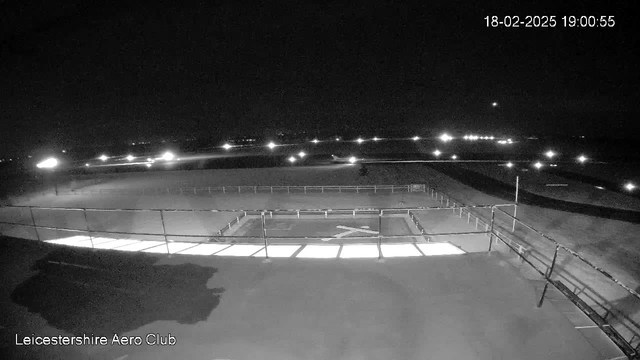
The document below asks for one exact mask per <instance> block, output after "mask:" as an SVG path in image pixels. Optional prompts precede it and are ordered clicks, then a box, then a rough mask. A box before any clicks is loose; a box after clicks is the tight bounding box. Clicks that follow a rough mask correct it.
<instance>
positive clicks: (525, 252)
mask: <svg viewBox="0 0 640 360" xmlns="http://www.w3.org/2000/svg"><path fill="white" fill-rule="evenodd" d="M428 191H429V192H430V194H431V195H432V197H434V198H436V199H439V202H440V203H441V204H443V205H445V204H446V205H445V206H437V207H414V208H389V209H380V208H360V209H272V210H268V209H254V210H246V209H239V210H197V209H96V208H59V207H37V206H9V207H3V208H0V209H10V208H14V209H24V210H28V212H29V216H28V217H29V219H28V220H29V221H28V222H21V223H20V222H7V221H0V224H4V225H9V226H19V227H27V228H33V229H35V233H36V238H37V239H38V240H44V239H42V237H41V235H40V232H39V231H38V230H54V231H65V232H72V233H79V234H88V236H89V239H90V241H91V244H92V247H93V238H94V237H95V235H99V234H115V235H135V236H157V237H162V238H163V239H164V243H165V245H166V249H167V254H171V252H170V249H169V243H170V242H173V241H174V240H169V237H181V238H206V239H207V240H206V242H209V241H220V239H222V240H223V241H225V240H226V241H235V240H242V239H252V240H255V241H258V240H259V241H262V242H263V243H264V249H265V258H266V259H268V258H269V255H268V247H269V243H270V240H271V239H283V238H289V239H297V240H313V239H315V240H318V239H323V238H326V237H321V236H294V237H283V236H277V237H270V236H268V235H267V232H266V230H267V229H266V225H265V223H266V218H267V217H269V218H273V216H274V215H276V216H278V215H288V216H295V217H297V218H300V217H301V216H309V215H314V216H320V217H324V218H327V217H329V216H338V215H341V216H352V217H358V216H363V215H368V216H369V217H372V216H373V217H375V216H377V217H378V229H379V231H378V233H377V234H376V235H373V236H354V237H349V238H348V239H350V240H365V239H368V240H371V239H375V241H376V243H377V245H378V250H379V252H378V253H379V258H380V259H381V258H382V252H381V251H380V246H381V245H382V243H383V239H403V238H404V239H406V238H413V239H414V240H413V241H414V242H415V241H416V240H415V239H416V238H424V239H425V240H426V241H427V242H429V241H431V239H430V237H431V236H443V235H470V234H486V236H488V237H489V241H488V243H489V244H488V247H487V250H488V251H491V250H492V244H493V243H494V242H495V243H498V242H501V243H503V244H504V245H506V246H507V248H508V249H510V251H513V252H515V254H517V256H518V257H519V258H520V259H521V260H522V261H523V262H524V263H527V264H528V265H529V266H531V267H532V268H533V269H534V270H535V271H536V272H537V273H538V274H539V275H540V276H541V277H542V278H543V279H544V281H545V286H544V289H543V290H542V294H541V296H540V299H539V301H538V307H541V306H542V304H543V302H544V299H545V296H546V293H547V290H548V286H549V285H552V286H554V287H555V288H556V289H558V290H559V291H560V292H561V293H563V294H564V295H565V296H566V297H567V298H568V299H569V300H571V301H572V302H573V303H574V304H575V305H576V306H578V308H580V309H581V310H582V311H583V312H584V313H585V314H586V315H587V316H588V317H589V318H590V319H591V320H592V321H593V322H594V323H595V324H596V325H597V326H598V328H600V329H601V330H602V331H603V332H604V333H605V334H606V335H607V336H609V338H610V339H611V340H612V341H613V342H614V343H615V344H616V345H617V346H618V347H619V348H620V349H621V350H622V351H623V352H624V353H625V354H626V355H627V356H629V357H630V358H637V357H638V348H637V347H636V348H634V347H633V346H632V345H631V343H632V342H633V340H634V339H635V336H637V334H634V336H633V337H632V338H631V339H629V338H625V337H624V336H622V335H621V334H620V332H619V331H618V330H616V329H615V328H614V327H613V326H610V325H609V324H608V322H607V320H606V316H604V317H603V316H600V315H599V314H598V313H597V312H596V311H594V310H593V309H592V308H591V307H590V306H589V305H588V304H586V303H585V302H584V301H583V300H581V299H580V297H579V294H577V293H576V292H575V291H571V290H569V287H568V286H566V284H564V282H563V281H561V280H555V279H553V278H552V276H554V275H555V276H556V277H559V278H561V279H562V280H564V281H565V282H568V283H569V284H571V285H575V282H576V281H577V282H579V283H580V280H579V279H577V278H575V277H572V276H570V275H569V274H566V273H560V274H557V271H556V270H555V267H556V262H557V259H558V253H559V251H563V252H565V253H566V254H568V255H570V256H572V257H573V258H575V259H578V260H579V261H580V262H581V263H583V264H585V265H586V266H588V267H589V268H591V269H593V270H594V271H596V272H597V273H599V274H601V275H602V276H604V277H605V278H606V279H608V280H609V281H611V282H612V283H614V284H616V285H617V286H619V287H620V288H621V289H624V291H626V292H627V293H628V294H630V296H632V297H634V298H635V299H638V300H640V295H639V294H638V293H637V292H636V291H634V290H633V289H631V288H630V287H629V286H627V285H625V284H624V283H622V282H621V281H620V280H618V279H616V278H615V277H613V276H612V275H611V274H610V273H609V272H607V271H605V270H603V269H601V268H600V267H598V266H596V265H594V264H593V263H592V262H591V261H590V260H588V259H586V258H585V257H584V256H582V255H580V254H579V253H577V252H575V251H574V250H572V249H570V248H568V247H567V246H565V245H562V244H561V243H559V242H558V241H556V240H555V239H553V238H551V237H549V236H547V235H545V234H543V233H542V232H540V231H539V230H537V229H535V228H533V227H532V226H530V225H528V224H526V223H524V222H523V221H521V220H519V219H517V218H516V217H514V216H512V215H511V214H509V213H508V212H506V211H504V210H503V209H502V207H505V206H511V205H513V204H502V205H475V206H469V205H464V204H463V203H461V202H460V201H458V200H455V199H453V198H451V197H449V196H447V195H446V194H444V193H441V192H440V193H438V192H437V191H436V190H435V189H433V188H429V189H428ZM481 209H491V217H490V219H486V218H484V217H483V216H482V215H480V214H478V213H477V211H478V210H481ZM34 210H51V211H81V212H82V215H83V218H84V226H82V227H83V228H82V229H79V228H65V227H54V226H43V225H38V223H37V221H36V217H35V216H34ZM425 210H447V211H448V210H451V211H452V214H454V215H457V217H458V218H460V219H461V220H462V219H464V216H463V215H464V214H466V218H467V223H468V224H470V223H471V219H472V217H474V218H475V230H476V231H472V232H460V233H452V232H450V233H428V232H427V231H426V230H425V228H424V226H422V224H421V223H420V221H419V220H418V217H417V216H416V215H415V214H414V212H417V211H425ZM91 212H151V213H158V214H159V217H160V220H161V227H162V232H159V233H150V232H146V233H143V232H139V233H133V232H124V231H107V230H98V229H93V228H92V226H91V223H90V221H89V220H88V219H87V213H91ZM184 212H209V213H223V214H230V215H231V216H232V217H233V218H234V219H232V220H231V221H229V222H227V224H226V225H225V226H223V227H222V228H221V229H219V230H218V231H217V232H216V233H215V234H216V235H217V236H212V235H211V234H174V233H170V232H168V231H167V226H166V218H165V215H166V214H169V213H184ZM496 213H499V214H501V215H503V216H507V217H508V218H509V219H512V220H513V221H515V222H517V223H518V224H519V225H521V226H523V227H524V228H526V229H528V230H529V231H532V232H534V233H536V234H537V235H539V236H540V237H541V238H542V239H544V240H545V241H548V242H549V243H550V244H552V246H553V247H554V253H553V257H552V258H551V259H545V258H544V255H542V253H536V252H535V251H533V250H536V249H532V248H531V246H532V245H530V246H529V247H527V246H524V245H522V244H520V243H519V242H517V241H515V240H513V239H511V238H508V237H507V236H506V234H504V233H501V232H499V231H497V230H496V222H495V215H496ZM398 214H404V215H406V216H407V217H408V218H409V219H410V221H411V222H412V223H413V224H414V225H415V227H416V229H417V231H416V233H415V234H413V233H412V234H391V235H389V234H387V235H383V231H382V230H383V222H382V219H383V217H384V216H385V215H386V216H392V215H398ZM248 215H255V216H258V215H259V216H260V218H261V229H260V230H261V231H260V235H259V236H256V235H253V236H228V235H225V234H226V232H227V231H228V230H229V229H231V228H232V227H233V226H235V225H237V224H239V223H240V222H241V220H242V219H243V218H244V217H246V216H248ZM463 221H464V220H463ZM483 225H484V226H483ZM483 227H484V229H483ZM478 229H480V230H479V231H478ZM512 236H513V235H512ZM212 238H213V240H212ZM494 239H495V240H494ZM253 243H255V242H253ZM536 256H537V257H536ZM534 258H535V259H537V260H544V261H546V263H548V266H547V267H546V268H544V267H543V268H541V267H540V266H536V264H535V263H534ZM549 261H550V262H549ZM582 283H583V282H582Z"/></svg>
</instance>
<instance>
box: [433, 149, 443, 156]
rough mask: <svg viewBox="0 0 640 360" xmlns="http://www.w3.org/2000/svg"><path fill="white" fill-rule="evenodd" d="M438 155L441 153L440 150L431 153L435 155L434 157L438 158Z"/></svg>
mask: <svg viewBox="0 0 640 360" xmlns="http://www.w3.org/2000/svg"><path fill="white" fill-rule="evenodd" d="M440 154H442V153H441V152H440V150H436V151H434V152H433V155H435V156H440Z"/></svg>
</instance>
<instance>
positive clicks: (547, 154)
mask: <svg viewBox="0 0 640 360" xmlns="http://www.w3.org/2000/svg"><path fill="white" fill-rule="evenodd" d="M544 154H545V155H546V156H547V157H548V158H549V159H551V158H553V157H554V156H556V153H554V152H553V151H552V150H549V151H547V152H546V153H544Z"/></svg>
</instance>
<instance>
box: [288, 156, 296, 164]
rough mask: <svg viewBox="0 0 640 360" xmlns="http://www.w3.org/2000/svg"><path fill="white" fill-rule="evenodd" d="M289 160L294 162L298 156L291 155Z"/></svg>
mask: <svg viewBox="0 0 640 360" xmlns="http://www.w3.org/2000/svg"><path fill="white" fill-rule="evenodd" d="M289 162H290V163H292V164H293V163H294V162H296V158H295V157H293V156H291V157H290V158H289Z"/></svg>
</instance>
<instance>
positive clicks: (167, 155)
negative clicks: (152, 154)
mask: <svg viewBox="0 0 640 360" xmlns="http://www.w3.org/2000/svg"><path fill="white" fill-rule="evenodd" d="M174 158H175V155H173V154H172V153H171V152H169V151H167V152H165V153H164V154H162V159H163V160H165V161H171V160H173V159H174Z"/></svg>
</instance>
